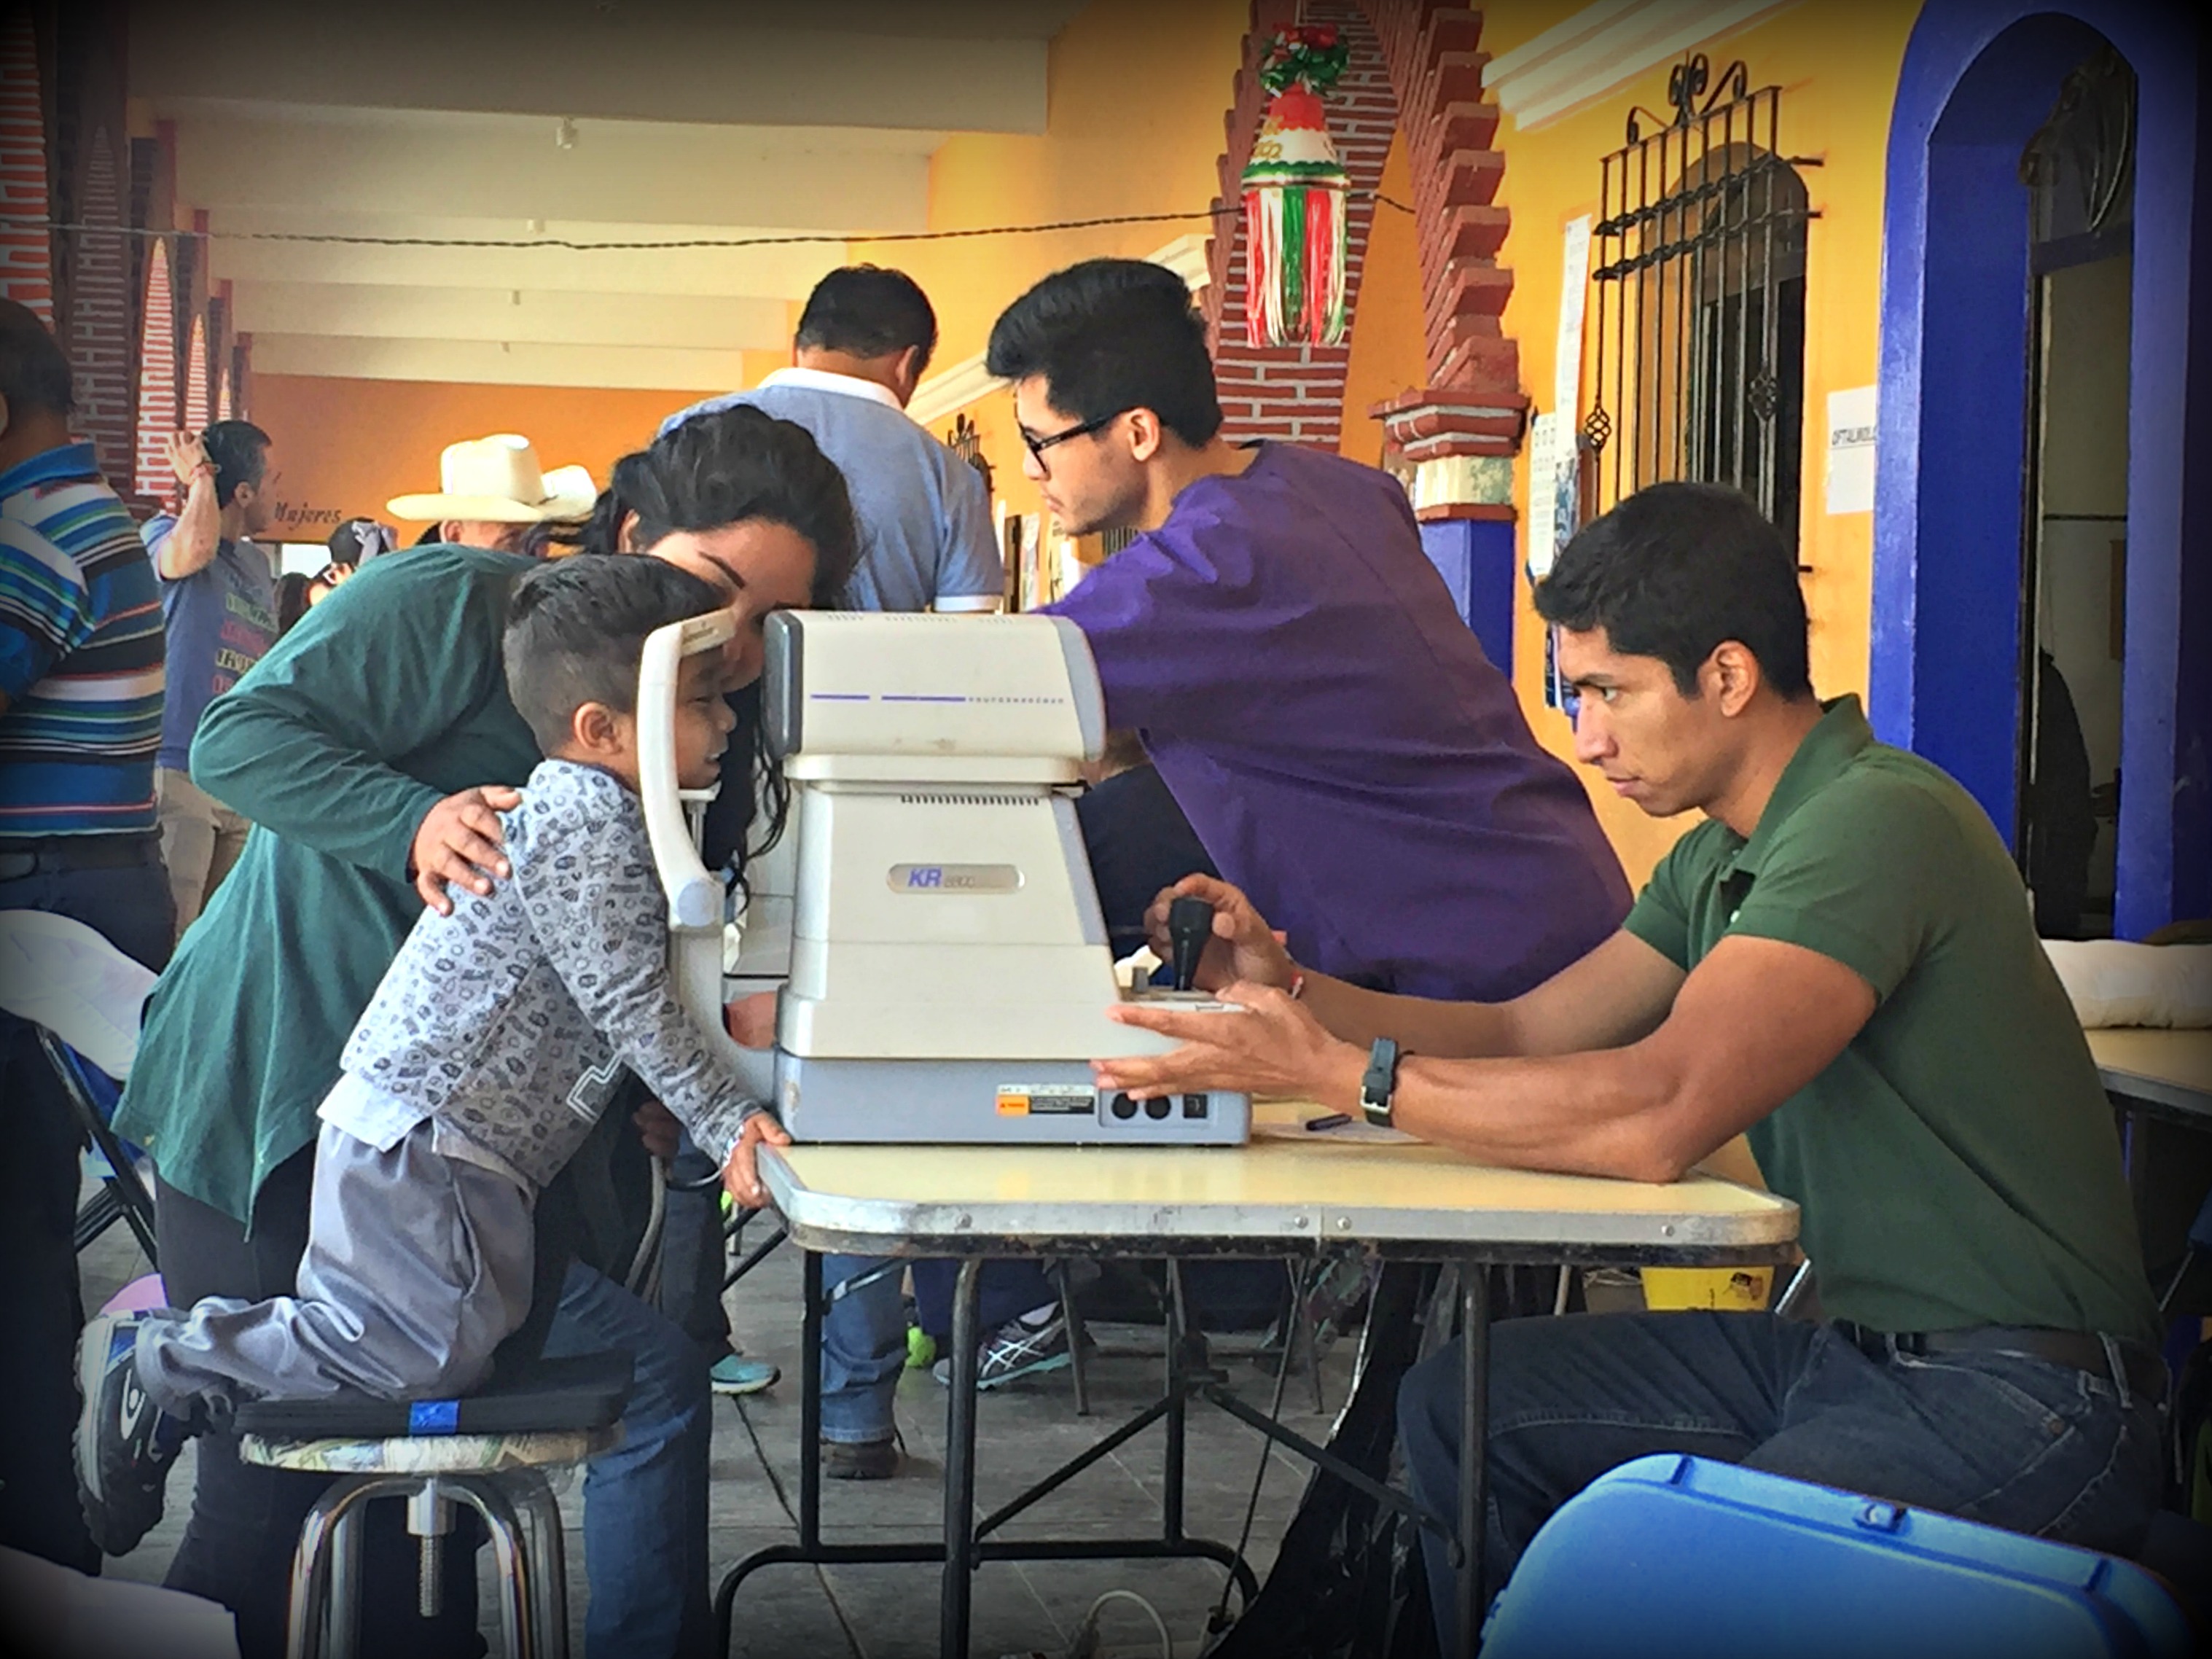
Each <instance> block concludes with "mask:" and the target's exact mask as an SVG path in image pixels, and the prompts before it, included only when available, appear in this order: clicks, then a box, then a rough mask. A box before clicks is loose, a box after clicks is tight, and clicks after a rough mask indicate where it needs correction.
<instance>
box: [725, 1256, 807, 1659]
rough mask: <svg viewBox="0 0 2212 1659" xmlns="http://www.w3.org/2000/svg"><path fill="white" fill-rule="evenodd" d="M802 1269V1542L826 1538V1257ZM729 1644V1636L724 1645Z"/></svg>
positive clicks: (800, 1465) (801, 1544)
mask: <svg viewBox="0 0 2212 1659" xmlns="http://www.w3.org/2000/svg"><path fill="white" fill-rule="evenodd" d="M804 1258H805V1259H804V1262H803V1265H802V1267H801V1269H800V1273H799V1305H800V1308H801V1310H802V1311H801V1313H800V1316H799V1547H800V1548H801V1549H806V1550H811V1549H813V1548H814V1547H816V1546H817V1545H819V1544H820V1543H821V1541H822V1258H821V1256H820V1255H817V1253H816V1252H814V1251H812V1250H808V1251H805V1253H804ZM728 1645H729V1644H728V1641H727V1639H726V1638H725V1640H724V1643H723V1646H724V1647H725V1648H727V1647H728Z"/></svg>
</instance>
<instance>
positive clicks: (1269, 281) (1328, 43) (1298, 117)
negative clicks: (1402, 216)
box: [1243, 25, 1352, 346]
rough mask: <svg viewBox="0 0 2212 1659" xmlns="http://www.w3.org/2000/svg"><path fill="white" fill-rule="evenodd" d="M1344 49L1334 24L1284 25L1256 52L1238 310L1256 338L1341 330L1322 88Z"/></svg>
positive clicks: (1340, 208) (1331, 167) (1280, 341)
mask: <svg viewBox="0 0 2212 1659" xmlns="http://www.w3.org/2000/svg"><path fill="white" fill-rule="evenodd" d="M1351 55H1352V54H1351V50H1350V48H1349V47H1347V46H1345V45H1344V43H1343V42H1342V40H1340V39H1339V37H1338V35H1337V32H1336V30H1335V29H1334V27H1329V26H1328V25H1322V26H1321V27H1314V28H1294V29H1286V30H1285V31H1284V32H1282V33H1279V34H1278V35H1276V37H1275V39H1274V41H1273V44H1272V45H1271V46H1269V47H1268V48H1267V56H1266V57H1265V58H1263V59H1261V64H1260V84H1261V86H1263V87H1265V88H1267V91H1268V93H1269V94H1271V97H1270V101H1269V102H1268V105H1267V118H1266V119H1265V120H1263V121H1262V122H1261V125H1260V136H1259V137H1257V138H1256V139H1255V140H1254V141H1253V144H1252V159H1251V161H1249V163H1247V164H1246V166H1245V168H1244V177H1243V186H1244V249H1245V254H1244V257H1245V272H1244V276H1245V282H1244V317H1245V328H1246V331H1247V333H1248V335H1249V337H1250V340H1251V343H1253V344H1254V345H1255V346H1269V345H1298V344H1304V343H1311V344H1314V345H1335V344H1338V343H1340V342H1341V341H1342V340H1343V338H1344V327H1345V315H1344V246H1345V230H1344V198H1345V192H1346V190H1347V189H1349V188H1350V186H1351V183H1352V181H1351V179H1349V178H1348V177H1347V176H1346V173H1345V171H1344V167H1343V164H1342V163H1341V162H1340V161H1338V160H1337V155H1336V146H1335V145H1334V144H1333V143H1330V142H1329V137H1328V122H1327V121H1326V120H1325V119H1324V118H1323V117H1322V101H1321V100H1322V94H1323V93H1325V92H1327V91H1328V89H1329V88H1331V87H1333V86H1334V85H1335V84H1336V82H1337V77H1338V76H1341V75H1342V74H1343V73H1344V66H1345V64H1346V60H1347V59H1348V58H1350V57H1351Z"/></svg>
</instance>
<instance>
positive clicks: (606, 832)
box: [324, 760, 763, 1187]
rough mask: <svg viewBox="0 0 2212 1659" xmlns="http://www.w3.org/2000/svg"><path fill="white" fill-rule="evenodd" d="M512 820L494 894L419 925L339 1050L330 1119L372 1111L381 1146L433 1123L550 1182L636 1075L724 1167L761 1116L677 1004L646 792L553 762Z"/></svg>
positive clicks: (460, 896)
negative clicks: (504, 870) (507, 870)
mask: <svg viewBox="0 0 2212 1659" xmlns="http://www.w3.org/2000/svg"><path fill="white" fill-rule="evenodd" d="M502 821H503V822H504V823H505V825H506V830H507V844H506V854H507V863H508V865H509V866H510V867H511V868H512V870H513V874H512V875H511V876H510V877H509V878H507V880H505V881H502V882H500V883H498V884H496V885H495V888H494V889H493V890H492V893H491V895H490V896H489V897H478V896H476V895H475V894H472V893H467V892H464V891H461V890H455V893H454V904H453V915H450V916H441V915H437V914H436V913H435V912H426V913H425V914H424V915H423V917H422V920H421V921H419V922H418V923H416V927H415V930H414V931H413V932H412V933H410V934H409V935H408V937H407V942H406V943H405V944H404V945H402V946H401V947H400V950H399V954H398V956H397V957H394V958H393V959H392V968H391V971H390V972H388V973H387V974H386V975H385V976H384V982H383V984H381V985H380V986H379V987H377V992H376V995H375V998H374V1000H372V1001H371V1002H370V1003H369V1006H368V1011H367V1012H364V1013H363V1014H362V1018H361V1023H360V1024H358V1025H357V1026H356V1027H355V1028H354V1033H353V1037H352V1040H351V1041H350V1042H348V1043H347V1044H346V1048H345V1054H344V1056H343V1060H342V1061H341V1063H342V1065H343V1066H344V1068H345V1072H346V1075H347V1079H349V1083H346V1084H341V1085H340V1088H339V1093H340V1094H345V1093H349V1092H353V1093H355V1098H354V1099H353V1101H351V1102H350V1103H348V1104H347V1105H345V1106H343V1107H342V1106H340V1105H339V1103H338V1101H337V1099H336V1098H334V1099H333V1101H332V1102H331V1103H330V1105H331V1108H335V1109H326V1110H325V1114H324V1115H325V1117H327V1118H329V1119H331V1121H333V1122H336V1123H337V1124H338V1126H339V1127H343V1128H347V1129H349V1130H354V1131H356V1133H358V1132H359V1128H360V1127H362V1126H363V1125H364V1120H365V1118H367V1119H373V1120H374V1121H375V1123H376V1126H377V1127H378V1128H380V1129H381V1130H382V1131H384V1133H375V1134H373V1135H369V1136H367V1137H365V1138H368V1139H374V1140H376V1141H379V1142H381V1141H382V1140H383V1139H386V1136H387V1134H390V1133H404V1129H405V1127H407V1126H408V1125H409V1124H412V1123H416V1122H420V1121H422V1119H423V1118H425V1117H428V1118H435V1120H436V1121H437V1122H438V1124H439V1126H440V1127H441V1129H450V1130H452V1131H453V1132H454V1133H457V1134H459V1136H461V1137H462V1138H463V1139H465V1141H466V1142H467V1143H468V1144H469V1145H470V1146H474V1147H476V1148H478V1149H480V1150H481V1151H483V1152H489V1153H490V1154H491V1155H492V1157H493V1158H495V1159H496V1160H497V1161H498V1163H499V1164H501V1165H504V1166H505V1167H506V1168H507V1170H511V1171H512V1172H513V1173H514V1174H516V1175H519V1176H521V1177H523V1179H524V1180H526V1182H530V1183H531V1184H532V1186H534V1187H543V1186H544V1184H545V1183H546V1182H549V1181H550V1180H551V1179H552V1178H553V1176H555V1175H556V1174H557V1173H558V1172H559V1170H560V1169H561V1167H562V1165H563V1164H566V1163H567V1162H568V1159H569V1158H571V1157H573V1156H574V1153H575V1152H576V1150H577V1148H578V1147H580V1146H582V1145H583V1142H584V1139H585V1137H586V1135H587V1134H589V1133H590V1132H591V1128H592V1125H593V1124H594V1123H596V1122H597V1121H599V1115H600V1114H601V1113H602V1112H604V1111H605V1109H606V1105H607V1102H608V1100H609V1098H610V1097H611V1095H612V1094H613V1091H614V1088H615V1085H616V1083H617V1081H618V1080H619V1079H620V1077H621V1075H622V1072H623V1068H624V1067H628V1068H629V1070H630V1071H632V1072H635V1073H636V1074H637V1075H638V1077H639V1078H640V1079H641V1080H642V1081H643V1082H644V1084H645V1085H646V1086H647V1088H648V1089H650V1090H652V1091H653V1093H654V1095H656V1096H657V1097H659V1099H660V1101H661V1102H662V1103H663V1104H665V1106H666V1107H667V1108H668V1109H669V1110H670V1111H671V1112H672V1113H674V1114H675V1115H676V1117H677V1118H678V1121H681V1122H682V1123H683V1125H684V1127H685V1128H686V1129H688V1130H690V1133H691V1139H692V1140H693V1141H694V1142H695V1143H696V1144H697V1146H699V1148H700V1150H702V1152H706V1153H707V1154H708V1156H709V1157H713V1158H716V1159H717V1160H718V1161H719V1162H723V1163H726V1162H727V1161H728V1156H729V1152H730V1150H731V1149H732V1147H733V1146H735V1145H736V1144H737V1140H738V1131H739V1129H740V1128H741V1127H743V1126H744V1121H745V1120H746V1119H747V1118H748V1117H750V1115H752V1114H753V1113H755V1112H757V1111H760V1110H763V1107H762V1106H761V1104H760V1103H758V1102H757V1101H754V1100H752V1099H750V1097H748V1096H747V1095H746V1094H745V1092H744V1088H743V1086H742V1085H740V1083H739V1082H738V1079H737V1077H736V1075H735V1074H734V1073H732V1071H731V1069H730V1068H729V1066H727V1065H726V1063H725V1062H724V1061H723V1060H721V1059H720V1057H718V1055H717V1054H716V1051H715V1048H714V1044H712V1043H711V1042H709V1041H708V1036H707V1035H706V1034H705V1033H704V1032H702V1031H701V1030H699V1028H698V1026H697V1024H696V1023H695V1022H694V1021H693V1020H692V1018H691V1017H690V1015H689V1014H687V1013H686V1012H684V1006H683V1005H682V1004H681V1003H680V1002H679V1001H678V1000H677V995H676V987H675V982H674V981H673V979H672V978H671V975H670V974H669V970H668V925H667V914H668V912H667V901H666V899H665V896H663V894H662V891H661V887H660V882H659V877H658V876H657V875H656V874H655V872H654V869H653V852H652V848H651V846H650V844H649V843H648V842H647V839H646V832H645V815H644V812H643V811H642V809H641V807H640V805H639V804H638V801H637V798H636V797H635V795H633V794H632V793H630V792H629V789H628V788H626V787H623V784H622V783H621V782H619V781H617V780H616V779H615V778H613V777H612V776H611V775H608V774H606V773H605V772H601V771H599V770H598V769H595V768H592V767H588V766H580V765H578V764H576V763H573V762H569V761H559V760H549V761H544V762H542V763H539V765H538V768H537V769H536V770H535V771H533V772H532V774H531V775H530V782H529V784H528V786H527V787H526V788H525V790H524V791H523V798H522V804H521V805H520V806H518V807H516V808H515V809H514V810H513V811H510V812H507V813H506V814H504V815H503V817H502ZM349 1085H350V1087H349ZM356 1091H365V1092H366V1093H367V1094H368V1095H369V1096H371V1097H374V1102H375V1104H374V1106H373V1107H370V1106H368V1103H366V1102H363V1101H362V1100H361V1099H360V1098H359V1093H358V1092H356ZM364 1108H367V1110H366V1113H364ZM403 1118H404V1122H403V1121H400V1120H401V1119H403Z"/></svg>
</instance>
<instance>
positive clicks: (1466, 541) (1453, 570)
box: [1421, 519, 1514, 680]
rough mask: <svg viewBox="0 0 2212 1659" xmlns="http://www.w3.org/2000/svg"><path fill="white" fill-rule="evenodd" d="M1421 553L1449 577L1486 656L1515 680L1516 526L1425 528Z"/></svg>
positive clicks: (1468, 522)
mask: <svg viewBox="0 0 2212 1659" xmlns="http://www.w3.org/2000/svg"><path fill="white" fill-rule="evenodd" d="M1421 550H1422V551H1423V552H1425V553H1426V554H1427V555H1428V556H1429V562H1431V564H1433V565H1435V566H1436V568H1437V569H1438V570H1440V571H1442V572H1443V578H1444V586H1447V587H1449V589H1451V596H1452V608H1453V609H1454V610H1455V611H1458V612H1459V614H1460V615H1461V616H1462V617H1465V618H1466V619H1467V625H1468V627H1469V628H1471V629H1474V637H1475V638H1476V639H1478V640H1480V641H1482V654H1483V655H1484V656H1486V657H1487V658H1489V659H1490V660H1491V661H1492V662H1493V663H1496V664H1497V665H1498V671H1499V672H1500V673H1502V674H1504V676H1505V678H1507V679H1509V680H1510V679H1511V678H1513V569H1514V565H1513V526H1511V525H1510V524H1501V523H1495V522H1492V520H1486V519H1444V520H1438V521H1437V522H1435V523H1432V524H1425V525H1423V526H1421Z"/></svg>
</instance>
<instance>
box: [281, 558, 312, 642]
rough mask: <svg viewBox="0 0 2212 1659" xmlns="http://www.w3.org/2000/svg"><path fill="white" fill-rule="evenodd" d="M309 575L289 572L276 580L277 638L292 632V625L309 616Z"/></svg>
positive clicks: (300, 572)
mask: <svg viewBox="0 0 2212 1659" xmlns="http://www.w3.org/2000/svg"><path fill="white" fill-rule="evenodd" d="M308 586H309V583H308V580H307V573H306V572H304V571H299V570H288V571H286V572H285V573H284V574H283V575H281V576H279V577H278V578H277V579H276V636H277V638H279V639H282V638H283V636H284V635H287V634H289V633H290V632H291V631H292V624H293V623H295V622H297V621H299V620H300V618H301V617H304V616H306V615H307V588H308Z"/></svg>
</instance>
